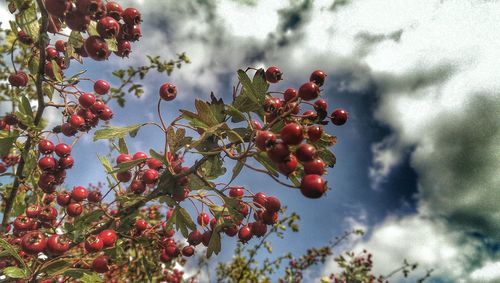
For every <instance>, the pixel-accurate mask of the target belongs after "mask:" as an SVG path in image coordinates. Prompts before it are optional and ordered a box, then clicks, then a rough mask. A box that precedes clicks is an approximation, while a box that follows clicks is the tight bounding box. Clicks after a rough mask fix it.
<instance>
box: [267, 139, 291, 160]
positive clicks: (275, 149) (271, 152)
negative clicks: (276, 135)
mask: <svg viewBox="0 0 500 283" xmlns="http://www.w3.org/2000/svg"><path fill="white" fill-rule="evenodd" d="M289 155H290V149H288V145H286V144H285V143H284V142H283V141H277V142H276V143H274V144H273V145H272V146H271V147H269V148H268V149H267V156H268V157H269V159H271V160H272V161H274V162H276V163H281V162H283V160H285V159H286V158H287V157H288V156H289Z"/></svg>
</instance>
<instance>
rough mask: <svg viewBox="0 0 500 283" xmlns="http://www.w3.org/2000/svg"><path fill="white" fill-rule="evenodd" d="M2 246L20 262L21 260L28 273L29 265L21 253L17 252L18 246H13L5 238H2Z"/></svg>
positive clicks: (0, 240)
mask: <svg viewBox="0 0 500 283" xmlns="http://www.w3.org/2000/svg"><path fill="white" fill-rule="evenodd" d="M0 247H2V249H3V250H4V251H6V252H8V253H9V254H10V255H11V256H12V257H14V258H15V259H16V260H17V261H18V262H20V263H21V264H22V266H23V267H24V269H25V270H26V273H27V270H28V267H27V266H26V263H25V262H24V260H23V259H22V258H21V256H19V253H18V252H17V249H16V248H14V247H13V246H11V245H10V244H9V243H8V242H7V241H5V240H4V239H0Z"/></svg>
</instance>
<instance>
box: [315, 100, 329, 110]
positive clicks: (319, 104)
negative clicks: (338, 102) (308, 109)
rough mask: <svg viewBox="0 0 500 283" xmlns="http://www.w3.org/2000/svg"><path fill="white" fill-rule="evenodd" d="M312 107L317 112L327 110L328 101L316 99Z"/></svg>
mask: <svg viewBox="0 0 500 283" xmlns="http://www.w3.org/2000/svg"><path fill="white" fill-rule="evenodd" d="M314 109H315V110H316V111H318V112H319V111H323V112H326V110H328V102H326V100H324V99H318V100H316V101H315V102H314Z"/></svg>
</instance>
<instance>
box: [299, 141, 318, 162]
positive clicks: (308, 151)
mask: <svg viewBox="0 0 500 283" xmlns="http://www.w3.org/2000/svg"><path fill="white" fill-rule="evenodd" d="M295 155H296V156H297V159H298V160H299V161H300V162H306V161H311V160H313V158H314V156H315V155H316V148H315V147H314V146H312V145H310V144H308V143H303V144H301V145H299V146H298V147H297V150H296V151H295Z"/></svg>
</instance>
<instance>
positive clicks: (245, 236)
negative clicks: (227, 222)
mask: <svg viewBox="0 0 500 283" xmlns="http://www.w3.org/2000/svg"><path fill="white" fill-rule="evenodd" d="M252 237H253V234H252V229H251V228H250V226H249V225H244V226H242V227H241V228H240V230H239V231H238V238H239V239H240V241H241V242H242V243H246V242H248V241H250V239H252Z"/></svg>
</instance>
